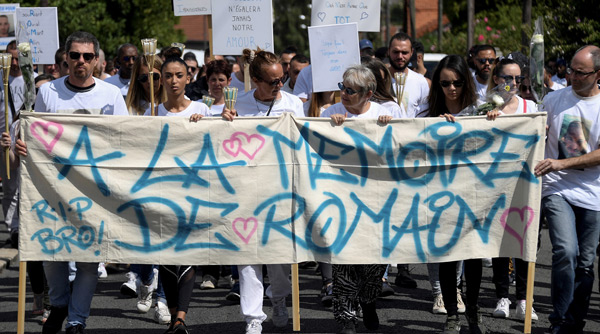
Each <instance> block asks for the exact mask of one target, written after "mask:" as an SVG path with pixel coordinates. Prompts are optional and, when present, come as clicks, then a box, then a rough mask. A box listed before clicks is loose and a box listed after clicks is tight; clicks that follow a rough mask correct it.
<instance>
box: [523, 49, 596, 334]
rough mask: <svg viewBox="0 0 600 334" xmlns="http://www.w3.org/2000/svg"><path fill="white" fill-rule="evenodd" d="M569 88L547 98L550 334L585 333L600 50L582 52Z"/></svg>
mask: <svg viewBox="0 0 600 334" xmlns="http://www.w3.org/2000/svg"><path fill="white" fill-rule="evenodd" d="M567 71H568V72H567V73H568V74H569V76H570V78H571V86H569V87H567V88H563V89H561V90H559V91H556V92H553V93H552V94H548V95H546V97H545V98H544V101H543V105H544V106H545V110H546V111H547V112H548V121H547V122H548V125H547V129H548V130H547V140H546V151H545V159H544V160H542V161H540V162H539V163H538V164H537V166H535V169H534V171H535V174H536V175H537V176H542V175H543V179H542V210H543V213H544V215H545V216H546V221H547V222H548V230H549V233H550V241H551V242H552V254H553V255H552V284H551V292H552V293H551V295H552V306H553V312H552V313H551V314H550V316H549V317H548V318H549V320H550V322H551V323H552V327H551V332H552V333H559V334H560V333H577V334H579V333H583V327H584V326H585V321H584V320H585V318H586V316H587V312H588V308H589V304H590V295H591V293H592V286H593V284H594V260H595V258H596V247H597V246H598V238H599V237H600V149H599V145H600V89H599V88H598V84H597V83H598V80H600V48H598V47H597V46H593V45H588V46H585V47H583V48H581V49H579V50H578V51H577V52H576V53H575V56H574V57H573V59H572V61H571V66H570V68H568V69H567Z"/></svg>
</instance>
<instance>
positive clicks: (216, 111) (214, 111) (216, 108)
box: [207, 103, 225, 116]
mask: <svg viewBox="0 0 600 334" xmlns="http://www.w3.org/2000/svg"><path fill="white" fill-rule="evenodd" d="M223 109H225V103H223V104H213V105H212V106H211V107H210V109H209V110H208V114H207V116H221V114H222V113H223Z"/></svg>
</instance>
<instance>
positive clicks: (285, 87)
mask: <svg viewBox="0 0 600 334" xmlns="http://www.w3.org/2000/svg"><path fill="white" fill-rule="evenodd" d="M290 80H291V79H289V78H288V79H287V81H286V82H285V83H284V84H283V87H281V90H282V91H284V92H286V93H290V94H293V93H294V89H293V88H291V87H290Z"/></svg>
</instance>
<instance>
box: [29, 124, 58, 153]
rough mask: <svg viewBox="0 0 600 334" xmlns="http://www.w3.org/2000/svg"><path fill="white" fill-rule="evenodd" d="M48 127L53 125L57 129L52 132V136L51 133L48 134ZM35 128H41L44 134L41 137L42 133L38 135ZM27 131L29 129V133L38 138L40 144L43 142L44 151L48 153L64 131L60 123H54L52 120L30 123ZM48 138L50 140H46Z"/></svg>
mask: <svg viewBox="0 0 600 334" xmlns="http://www.w3.org/2000/svg"><path fill="white" fill-rule="evenodd" d="M50 127H55V128H56V129H57V131H56V134H54V136H52V134H50V135H49V132H50V131H49V130H50ZM37 128H41V129H42V131H43V135H44V136H45V138H44V137H42V135H40V134H39V133H38V131H37V130H36V129H37ZM29 131H31V134H32V135H33V136H34V137H35V138H37V140H39V141H40V142H41V143H42V144H44V146H45V147H46V151H47V152H48V153H51V152H52V150H53V149H54V145H56V142H58V140H59V139H60V137H61V136H62V133H63V131H64V128H63V126H62V125H60V124H58V123H54V122H47V123H45V122H39V121H37V122H34V123H33V124H31V126H30V127H29ZM47 138H48V139H50V141H48V140H47Z"/></svg>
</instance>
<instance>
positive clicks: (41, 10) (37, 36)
mask: <svg viewBox="0 0 600 334" xmlns="http://www.w3.org/2000/svg"><path fill="white" fill-rule="evenodd" d="M17 22H18V29H17V36H18V37H19V42H24V41H27V42H29V44H30V45H31V53H32V56H33V63H34V64H54V54H55V53H56V50H58V46H59V45H58V16H57V14H56V7H35V8H34V7H31V8H28V7H22V8H18V9H17ZM20 30H23V32H22V33H21V32H20ZM21 34H22V35H23V40H21Z"/></svg>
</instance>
